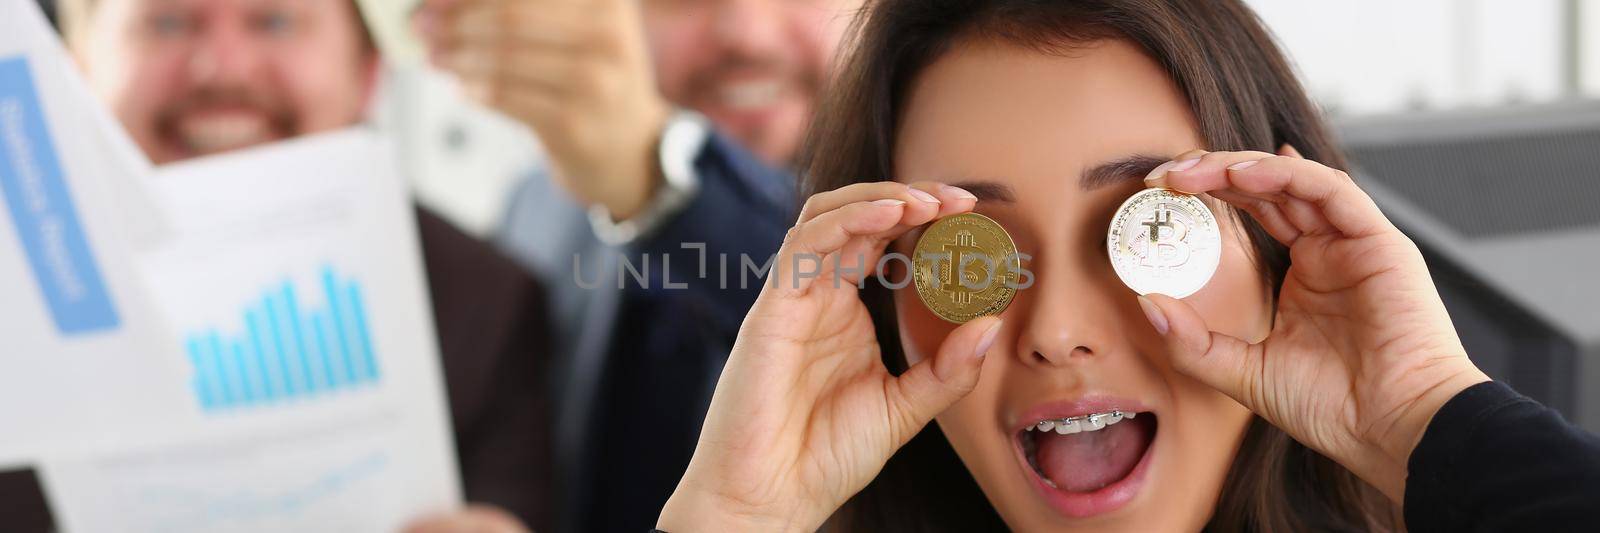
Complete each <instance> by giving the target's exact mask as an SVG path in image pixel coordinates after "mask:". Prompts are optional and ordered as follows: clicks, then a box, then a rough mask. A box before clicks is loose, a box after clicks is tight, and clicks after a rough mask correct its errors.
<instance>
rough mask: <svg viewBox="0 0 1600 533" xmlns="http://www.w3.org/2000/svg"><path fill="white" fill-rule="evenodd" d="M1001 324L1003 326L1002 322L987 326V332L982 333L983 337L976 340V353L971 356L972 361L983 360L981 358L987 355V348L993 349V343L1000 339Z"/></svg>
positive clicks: (997, 321)
mask: <svg viewBox="0 0 1600 533" xmlns="http://www.w3.org/2000/svg"><path fill="white" fill-rule="evenodd" d="M1001 324H1004V322H1001V321H999V320H996V321H995V322H994V325H993V326H989V331H985V332H983V337H980V338H979V339H978V349H977V353H974V354H972V357H973V358H974V359H983V356H985V355H988V354H989V348H991V347H993V346H994V341H995V340H997V339H999V338H1000V325H1001Z"/></svg>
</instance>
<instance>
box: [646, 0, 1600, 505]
mask: <svg viewBox="0 0 1600 533" xmlns="http://www.w3.org/2000/svg"><path fill="white" fill-rule="evenodd" d="M856 32H857V33H856V34H855V42H854V43H853V46H854V50H855V51H854V53H853V55H852V56H851V57H850V58H849V61H848V63H847V65H846V67H847V68H846V69H845V70H844V74H843V75H842V77H841V78H840V79H839V80H837V85H836V86H835V88H834V90H833V93H832V94H831V96H830V98H831V101H830V103H829V105H828V106H827V107H826V108H825V109H824V111H823V113H822V115H821V116H820V117H819V119H818V120H817V122H816V123H815V125H814V131H813V134H812V137H811V143H810V148H809V152H810V154H811V155H810V159H809V161H808V163H807V165H806V168H805V170H806V176H807V180H808V187H809V189H810V191H811V192H813V193H815V194H814V195H813V196H811V198H810V200H809V201H808V202H807V204H806V206H805V207H804V208H803V210H802V213H801V215H800V217H799V221H798V223H797V224H796V225H795V227H794V228H793V229H792V230H791V231H790V233H789V237H788V239H786V242H785V243H784V246H783V248H782V250H781V251H780V252H779V256H778V259H777V262H776V263H775V265H776V266H775V269H776V270H775V271H774V273H773V274H772V275H773V276H776V278H777V282H776V283H774V284H772V285H771V286H768V287H766V289H765V290H764V292H763V294H762V296H761V297H760V299H759V300H758V301H757V303H756V305H755V307H754V308H753V309H752V310H751V312H750V314H749V315H748V317H747V318H746V320H745V323H744V327H743V328H742V330H741V332H740V336H739V341H738V343H737V344H736V346H735V348H734V350H733V354H732V356H731V358H730V360H729V362H728V365H727V367H726V369H725V370H724V372H723V375H722V379H721V381H720V382H719V385H718V388H717V392H716V397H715V399H714V400H713V403H712V408H711V413H710V415H709V416H708V419H707V421H706V423H705V426H704V428H703V430H702V434H701V440H700V443H699V447H698V448H697V451H696V454H695V457H694V460H693V462H692V463H691V465H690V468H689V471H688V473H686V474H685V476H684V478H683V480H682V481H681V482H680V484H679V486H678V490H677V492H676V493H675V494H674V495H673V497H672V499H671V501H669V502H668V504H667V506H666V507H665V508H664V509H663V511H662V516H661V518H660V522H659V525H658V527H660V528H661V529H662V530H666V531H671V532H675V533H682V532H688V531H729V530H750V529H786V530H815V529H816V528H817V527H818V526H819V525H822V524H823V522H824V521H825V520H828V519H829V518H830V517H831V518H832V523H831V525H833V526H836V527H837V528H838V529H840V530H846V531H856V530H863V531H882V530H908V531H921V530H939V529H949V530H983V529H997V528H1001V527H1010V528H1012V529H1018V530H1028V531H1034V530H1061V531H1067V530H1086V531H1087V530H1093V531H1107V530H1126V531H1179V530H1198V529H1202V528H1207V527H1209V528H1212V529H1216V530H1224V531H1235V530H1263V531H1264V530H1273V531H1277V530H1361V531H1365V530H1390V529H1398V528H1400V527H1402V524H1401V522H1402V515H1401V503H1402V502H1403V501H1404V499H1405V497H1406V496H1407V495H1408V492H1407V491H1408V487H1407V464H1408V463H1407V461H1408V459H1410V458H1411V453H1412V450H1413V449H1414V448H1417V447H1418V442H1419V441H1420V440H1422V438H1423V432H1424V429H1426V428H1428V425H1429V421H1430V419H1432V418H1433V417H1434V415H1435V413H1437V412H1439V411H1440V408H1441V406H1443V405H1445V404H1446V402H1447V401H1450V400H1451V399H1452V398H1453V397H1455V396H1457V395H1458V393H1461V392H1462V391H1463V390H1465V389H1468V388H1469V387H1473V388H1474V389H1477V388H1478V387H1474V386H1475V385H1478V384H1480V383H1482V382H1485V381H1487V380H1488V378H1487V377H1486V376H1485V375H1484V374H1483V373H1482V372H1480V371H1479V370H1478V369H1477V368H1476V367H1474V366H1473V364H1472V363H1471V362H1470V361H1469V360H1468V359H1467V357H1466V354H1465V353H1464V349H1463V348H1462V346H1461V343H1460V341H1459V339H1458V338H1457V337H1456V335H1455V333H1454V330H1453V328H1452V326H1451V324H1450V321H1449V318H1448V316H1447V315H1446V313H1445V311H1444V308H1443V305H1442V304H1441V303H1440V300H1439V298H1438V295H1437V293H1436V291H1435V290H1434V288H1433V286H1432V284H1431V281H1430V278H1429V276H1428V272H1427V270H1426V268H1425V266H1424V264H1423V261H1422V258H1421V255H1420V253H1419V252H1418V251H1417V248H1416V246H1415V245H1414V244H1412V243H1411V242H1410V241H1409V240H1408V239H1407V238H1406V237H1405V236H1404V235H1402V234H1401V233H1400V232H1399V231H1397V230H1396V229H1395V227H1394V226H1393V225H1392V224H1390V223H1389V221H1388V220H1386V219H1385V218H1384V217H1383V215H1382V214H1381V213H1380V212H1379V211H1378V209H1377V207H1376V206H1375V205H1374V204H1373V202H1372V201H1371V199H1370V198H1368V197H1367V196H1366V195H1365V194H1364V193H1362V192H1361V190H1360V189H1358V188H1357V187H1356V186H1355V184H1354V183H1352V182H1351V180H1350V179H1349V177H1348V176H1347V175H1345V173H1344V172H1341V171H1340V170H1338V169H1339V168H1342V167H1343V161H1342V159H1341V157H1340V155H1339V153H1338V152H1337V150H1336V149H1335V148H1334V146H1333V145H1332V143H1331V141H1330V140H1329V138H1328V135H1327V133H1326V131H1325V129H1324V126H1323V124H1322V123H1321V121H1320V119H1319V118H1318V115H1317V113H1316V111H1315V110H1314V108H1313V106H1312V105H1311V104H1310V103H1309V102H1308V101H1307V99H1306V97H1305V95H1304V93H1303V91H1302V90H1301V88H1300V87H1299V85H1298V84H1297V82H1296V81H1295V79H1294V77H1293V75H1292V73H1291V70H1290V68H1289V67H1288V66H1287V64H1286V62H1285V60H1284V59H1283V57H1282V56H1281V54H1280V53H1279V52H1278V51H1277V49H1276V48H1275V47H1274V45H1273V43H1272V41H1271V39H1270V37H1269V36H1268V34H1267V32H1266V31H1265V30H1264V29H1262V27H1261V25H1260V23H1259V21H1257V19H1256V18H1255V17H1254V15H1253V14H1252V13H1251V12H1250V11H1249V10H1248V9H1247V8H1245V7H1244V6H1243V5H1241V4H1240V3H1238V2H1235V1H1206V2H1193V1H1171V2H1161V1H1148V0H1094V1H1083V0H1080V1H1072V2H1066V1H1042V0H999V1H990V2H972V1H953V0H885V1H879V2H876V3H874V4H872V5H871V6H870V7H869V9H868V11H867V12H865V13H864V14H863V15H862V17H861V18H860V19H859V21H858V23H857V28H856ZM886 178H892V179H895V180H897V181H889V182H885V181H877V180H882V179H886ZM1155 186H1163V187H1170V188H1175V189H1178V190H1182V191H1187V192H1191V193H1198V194H1201V195H1202V198H1203V200H1204V201H1206V202H1207V203H1208V205H1210V206H1211V208H1212V210H1213V211H1214V212H1215V213H1216V214H1217V215H1218V218H1219V221H1220V222H1221V225H1222V229H1223V232H1222V233H1223V240H1224V248H1225V251H1224V253H1223V257H1222V260H1221V265H1220V266H1219V267H1218V269H1217V272H1216V274H1215V276H1214V277H1213V278H1212V279H1211V280H1210V282H1209V284H1208V285H1206V287H1205V288H1204V289H1203V290H1201V291H1200V292H1198V293H1196V294H1194V295H1192V296H1189V297H1187V298H1185V299H1183V300H1175V299H1172V298H1167V297H1164V296H1157V295H1152V296H1150V297H1148V298H1140V297H1136V295H1134V294H1133V293H1131V292H1130V291H1129V290H1128V289H1127V288H1126V287H1125V286H1124V285H1123V284H1122V283H1121V282H1120V281H1119V280H1118V278H1117V277H1116V275H1115V273H1114V272H1113V271H1112V268H1111V266H1110V264H1109V261H1108V259H1107V257H1106V255H1105V254H1106V252H1105V249H1106V246H1105V243H1104V238H1105V237H1104V236H1105V231H1106V227H1107V225H1108V221H1109V219H1110V217H1111V214H1112V212H1113V211H1114V210H1115V209H1116V208H1117V206H1118V205H1119V204H1120V203H1121V201H1122V200H1124V199H1126V198H1127V197H1128V196H1130V195H1131V194H1133V193H1135V192H1137V191H1139V190H1141V189H1142V188H1145V187H1155ZM974 210H975V211H977V212H980V213H983V214H986V215H988V216H989V217H991V218H993V219H995V220H996V221H998V222H999V223H1000V224H1001V225H1003V226H1004V227H1005V228H1006V229H1007V230H1008V231H1009V232H1010V233H1011V235H1012V236H1013V238H1014V239H1015V240H1016V243H1017V246H1018V248H1019V249H1020V250H1021V251H1023V252H1025V253H1028V254H1030V255H1032V257H1033V259H1032V261H1031V263H1029V265H1028V267H1029V270H1030V271H1031V272H1032V273H1033V274H1034V276H1035V283H1034V285H1033V286H1032V287H1031V288H1028V289H1024V290H1022V291H1019V293H1018V296H1017V298H1016V299H1015V301H1014V302H1013V303H1012V304H1011V306H1010V307H1009V308H1008V309H1007V310H1006V311H1005V312H1004V313H1003V314H1001V315H1000V316H998V317H986V318H982V319H978V320H973V321H971V322H968V323H966V324H964V325H960V326H959V327H957V326H955V325H953V324H950V323H947V322H944V321H942V320H941V319H939V318H937V317H936V316H934V315H933V314H931V313H930V312H929V311H928V310H927V309H926V308H925V307H924V306H923V305H922V304H921V303H920V302H919V301H918V299H917V296H916V295H915V293H914V290H915V289H913V288H903V289H898V290H890V289H888V288H885V287H883V286H881V285H879V284H878V283H877V281H876V277H875V276H874V274H876V272H875V271H873V270H872V269H871V268H870V267H871V266H873V265H877V264H879V263H878V259H879V258H880V257H881V256H882V254H883V253H884V252H885V250H886V249H887V250H890V251H896V252H901V253H906V254H909V253H910V251H911V246H912V244H913V243H915V241H916V238H917V237H918V236H919V234H920V233H919V229H918V228H920V227H923V226H924V225H925V224H926V223H928V222H931V221H933V220H936V219H938V218H939V217H943V216H948V215H952V214H956V213H962V212H968V211H974ZM804 254H817V255H826V256H829V257H828V258H827V259H825V260H824V261H823V262H822V264H823V265H824V271H823V273H822V275H821V276H818V277H802V276H795V275H793V273H792V270H788V269H789V267H790V265H796V264H797V263H795V258H796V257H797V256H802V255H804ZM835 257H837V258H839V260H840V261H841V263H840V264H842V265H843V267H844V268H838V269H837V272H834V271H833V270H834V269H833V268H830V267H832V266H833V265H835V262H834V260H835ZM860 265H866V266H868V267H869V268H867V269H850V268H848V267H852V266H860ZM887 265H889V267H888V269H889V270H890V272H886V273H884V274H885V275H886V277H887V279H889V280H890V281H891V282H894V281H898V280H903V279H904V276H905V275H906V273H905V272H903V271H902V270H903V268H899V266H901V265H903V263H898V262H888V263H887ZM835 274H837V275H838V276H840V277H842V278H844V280H845V281H847V283H838V284H836V283H831V282H830V278H831V277H832V276H834V275H835ZM863 278H867V279H866V283H867V284H868V288H867V289H864V290H861V291H858V290H857V289H856V287H853V286H851V285H852V283H848V282H854V281H857V280H861V279H863ZM1491 385H1492V384H1491ZM1112 411H1121V412H1123V413H1133V414H1135V416H1132V417H1129V418H1127V419H1124V420H1122V421H1121V422H1119V423H1116V424H1113V425H1110V426H1107V427H1106V428H1105V429H1102V430H1099V431H1093V432H1082V433H1078V434H1068V435H1061V434H1057V433H1055V432H1047V431H1038V428H1039V427H1040V423H1041V422H1046V421H1052V420H1058V419H1062V418H1067V417H1076V416H1083V415H1088V414H1093V413H1108V412H1112ZM1441 416H1442V415H1441ZM1480 418H1482V417H1480ZM932 419H937V421H938V424H937V426H928V427H926V429H925V426H927V422H928V421H930V420H932ZM902 447H904V448H903V449H902ZM897 450H898V452H899V453H898V454H897V453H896V452H897ZM1590 468H1591V469H1590V470H1587V471H1588V472H1596V471H1600V469H1593V465H1592V464H1591V465H1590ZM1413 475H1414V476H1415V475H1416V473H1415V472H1413ZM1591 485H1592V483H1591ZM1413 488H1414V487H1413ZM858 493H859V494H858ZM1409 511H1410V509H1409V508H1408V509H1407V512H1409ZM1408 517H1409V516H1408Z"/></svg>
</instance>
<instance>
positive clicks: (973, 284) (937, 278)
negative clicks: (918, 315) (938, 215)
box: [911, 213, 1022, 323]
mask: <svg viewBox="0 0 1600 533" xmlns="http://www.w3.org/2000/svg"><path fill="white" fill-rule="evenodd" d="M913 253H914V254H915V256H914V257H912V258H911V267H912V278H913V281H914V282H915V284H916V286H917V296H918V297H919V298H921V299H922V303H923V304H924V305H927V306H928V309H930V310H932V311H933V313H934V314H936V315H939V317H940V318H943V319H945V320H948V321H951V322H956V323H964V322H966V321H969V320H972V319H974V318H977V317H980V316H985V315H995V314H1000V312H1001V311H1004V310H1005V308H1006V306H1008V305H1011V299H1012V298H1014V297H1015V296H1016V293H1017V289H1016V288H1015V286H1014V283H1015V282H1016V279H1015V278H1016V277H1017V275H1018V273H1019V272H1021V270H1022V266H1021V258H1020V256H1019V255H1018V254H1017V245H1016V244H1015V243H1014V242H1012V240H1011V235H1010V234H1008V233H1006V230H1005V229H1004V228H1001V227H1000V224H998V223H996V222H995V221H994V220H992V219H990V218H989V217H986V216H983V215H980V214H977V213H964V214H960V215H954V216H950V217H945V218H943V219H940V220H939V221H938V222H934V223H933V225H931V226H928V229H927V230H925V231H924V232H923V234H922V237H921V238H920V239H918V240H917V246H916V249H915V251H914V252H913Z"/></svg>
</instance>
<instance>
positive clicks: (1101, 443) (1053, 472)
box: [1036, 420, 1151, 492]
mask: <svg viewBox="0 0 1600 533" xmlns="http://www.w3.org/2000/svg"><path fill="white" fill-rule="evenodd" d="M1140 422H1142V421H1140V420H1126V421H1123V422H1122V423H1120V424H1116V425H1113V426H1110V427H1107V428H1105V429H1102V430H1099V431H1091V432H1088V433H1074V434H1071V435H1057V434H1055V433H1053V432H1052V433H1044V434H1039V435H1038V437H1037V439H1038V441H1037V444H1038V446H1039V448H1038V451H1037V452H1036V453H1037V456H1036V458H1037V459H1038V463H1039V470H1040V471H1042V472H1043V473H1044V475H1045V477H1047V478H1049V479H1050V481H1052V482H1054V483H1055V484H1056V487H1057V488H1060V489H1061V490H1065V491H1067V492H1091V491H1095V490H1099V489H1100V488H1102V487H1105V486H1106V485H1110V484H1112V483H1115V482H1117V481H1118V480H1120V479H1122V478H1125V477H1128V473H1129V472H1132V471H1133V467H1134V465H1137V464H1138V463H1139V458H1141V457H1144V451H1145V448H1147V447H1149V446H1150V438H1151V435H1150V428H1149V427H1148V426H1147V425H1146V424H1143V423H1140Z"/></svg>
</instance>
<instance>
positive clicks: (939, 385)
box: [657, 182, 1000, 531]
mask: <svg viewBox="0 0 1600 533" xmlns="http://www.w3.org/2000/svg"><path fill="white" fill-rule="evenodd" d="M976 201H977V199H976V198H975V197H973V196H972V194H970V193H968V192H966V191H963V190H961V189H958V188H955V187H948V186H944V185H940V184H936V183H919V184H914V185H912V186H909V187H908V186H907V185H905V184H901V183H894V182H880V183H861V184H855V185H850V186H846V187H843V188H840V189H838V190H834V191H830V192H826V193H821V194H818V195H816V196H813V197H812V198H811V199H810V200H809V201H807V202H806V206H805V208H804V209H803V210H802V212H801V214H800V217H799V221H798V222H797V223H796V224H795V226H794V227H793V228H791V229H790V230H789V233H788V236H787V237H785V239H784V243H783V247H782V249H780V250H779V251H778V256H777V259H776V261H775V262H774V263H773V266H772V271H771V272H770V273H769V274H768V276H769V278H768V280H767V281H768V283H767V284H766V285H765V286H764V287H763V289H762V291H761V296H760V297H759V298H757V299H756V302H755V305H754V306H753V307H752V308H751V310H750V313H749V314H748V315H747V316H746V317H745V321H744V324H743V325H742V326H741V327H740V329H739V338H738V340H737V341H736V342H735V343H734V346H733V350H732V353H731V354H730V355H729V357H728V363H727V366H725V367H724V368H723V371H722V377H721V379H719V380H718V382H717V389H716V394H715V396H714V397H713V399H712V401H711V410H710V412H709V413H708V414H707V416H706V421H705V425H704V427H703V428H702V429H701V432H700V441H699V444H698V445H697V446H696V448H695V453H694V459H693V460H692V461H691V462H690V463H689V469H688V471H687V472H686V473H685V474H684V477H683V479H682V480H681V481H680V482H679V483H678V488H677V490H676V491H675V492H673V495H672V498H671V499H670V500H668V502H667V504H666V506H665V507H664V508H663V509H662V512H661V517H660V520H659V522H658V523H657V528H659V529H662V530H665V531H741V530H751V529H761V530H778V529H785V530H805V531H815V530H816V529H817V527H818V526H820V525H821V524H822V522H823V521H824V520H826V519H827V517H828V516H829V515H831V514H832V513H833V511H834V510H835V509H837V508H838V507H839V506H840V505H843V504H844V502H845V500H847V499H849V498H850V496H851V495H853V494H855V493H856V492H858V491H860V490H861V489H862V488H863V487H865V486H866V484H867V483H868V482H869V481H871V480H872V478H873V477H875V476H876V475H877V473H878V471H879V470H881V469H882V468H883V465H884V463H885V462H887V461H888V459H889V457H890V456H891V455H893V454H894V452H895V450H897V449H899V448H900V447H901V446H903V445H904V444H905V443H906V442H907V441H908V440H910V439H911V437H912V436H913V435H916V434H917V432H918V431H921V430H922V428H923V426H925V425H927V423H928V421H930V420H932V419H933V417H934V415H937V414H938V413H940V412H941V411H943V410H945V409H946V408H947V407H949V406H950V405H951V404H953V403H955V402H956V400H959V399H960V398H961V397H962V396H965V395H966V393H967V392H969V391H971V390H972V387H973V386H974V385H976V384H977V381H978V372H979V367H980V365H981V363H982V357H983V354H984V352H986V351H987V350H988V348H989V346H990V345H991V344H993V342H994V339H995V338H996V336H997V334H998V333H999V330H1000V320H999V319H998V318H995V317H986V318H982V319H978V320H973V321H971V322H968V323H966V324H964V325H962V326H961V327H959V328H956V329H955V330H954V331H953V332H951V333H950V335H949V336H948V337H947V338H946V339H945V341H944V344H943V345H942V346H941V347H940V348H939V351H938V354H937V355H936V356H935V357H933V358H932V359H930V360H927V361H923V362H921V363H919V364H917V365H915V366H912V367H911V368H910V369H908V370H907V371H906V372H904V373H902V374H901V375H900V376H893V375H891V374H890V373H889V372H888V370H887V369H886V368H885V367H884V365H883V362H882V360H881V359H880V352H879V348H878V342H877V338H876V335H875V333H874V328H873V324H872V319H871V317H870V316H868V314H867V309H866V306H864V305H863V304H862V302H861V299H860V298H859V296H858V295H857V283H858V282H859V281H861V280H862V279H864V278H865V277H867V276H871V275H873V274H874V273H875V270H874V269H873V268H872V267H874V266H875V265H877V264H878V260H879V258H881V257H882V255H883V250H884V247H885V246H887V245H888V243H889V242H890V241H892V240H894V239H895V238H896V237H898V236H900V235H902V234H904V233H905V232H907V231H910V230H911V229H912V228H915V227H917V226H920V225H922V224H925V223H928V222H930V221H932V220H934V219H936V218H938V217H942V216H949V215H953V214H957V213H964V212H968V211H971V210H972V208H973V205H974V204H975V203H976ZM863 265H864V266H865V267H866V268H855V267H861V266H863ZM802 267H805V268H804V270H805V272H806V273H809V272H811V271H814V270H820V272H818V273H817V274H816V275H815V276H799V275H796V274H797V272H800V271H801V270H802ZM836 267H837V268H836ZM895 281H898V280H895Z"/></svg>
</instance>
